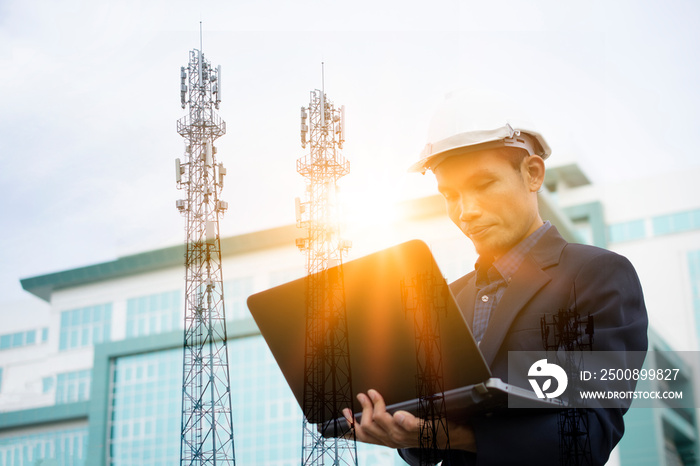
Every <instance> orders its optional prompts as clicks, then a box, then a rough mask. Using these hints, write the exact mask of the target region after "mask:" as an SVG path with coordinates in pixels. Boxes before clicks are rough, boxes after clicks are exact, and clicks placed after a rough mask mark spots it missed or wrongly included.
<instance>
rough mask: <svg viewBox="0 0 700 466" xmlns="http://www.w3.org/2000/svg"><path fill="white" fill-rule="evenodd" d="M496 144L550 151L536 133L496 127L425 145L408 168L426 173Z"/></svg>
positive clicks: (539, 152)
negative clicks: (454, 159) (453, 159)
mask: <svg viewBox="0 0 700 466" xmlns="http://www.w3.org/2000/svg"><path fill="white" fill-rule="evenodd" d="M523 135H526V136H529V137H523ZM499 147H519V148H522V149H525V150H527V151H528V152H529V153H530V155H539V156H540V157H542V158H543V159H546V158H547V157H549V155H550V154H551V149H550V148H549V145H548V144H547V142H546V141H545V140H544V138H543V137H542V136H541V135H540V134H539V133H537V132H535V131H530V130H525V129H513V128H512V127H511V126H510V125H506V126H504V127H502V128H498V129H495V130H488V131H469V132H465V133H459V134H455V135H454V136H450V137H449V138H445V139H443V140H441V141H438V142H436V143H433V144H430V143H429V144H426V145H425V148H424V149H423V151H422V152H421V154H420V160H418V162H416V163H414V164H412V165H411V166H410V167H409V168H408V171H409V172H419V173H425V172H426V171H427V170H434V169H435V167H437V166H438V164H440V163H442V162H443V161H444V160H445V159H447V158H448V157H451V156H453V155H457V154H465V153H469V152H477V151H480V150H487V149H495V148H499Z"/></svg>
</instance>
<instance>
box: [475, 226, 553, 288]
mask: <svg viewBox="0 0 700 466" xmlns="http://www.w3.org/2000/svg"><path fill="white" fill-rule="evenodd" d="M551 226H552V224H551V223H549V220H547V221H546V222H544V223H543V224H542V225H541V226H540V227H539V228H538V229H537V230H535V231H534V232H532V233H531V234H530V235H529V236H528V237H527V238H524V239H523V240H522V241H520V242H519V243H518V244H516V245H515V246H513V247H512V248H511V249H510V250H509V251H508V252H506V253H505V254H503V255H502V256H501V257H499V258H498V260H496V261H493V259H492V258H484V257H482V256H479V259H478V260H477V261H476V264H475V266H474V267H475V268H476V271H477V286H478V285H479V284H484V283H488V282H492V281H494V278H497V277H494V272H496V271H497V272H498V274H500V276H501V277H502V279H503V280H505V281H506V282H508V281H510V277H511V276H512V275H513V274H514V273H515V272H516V271H517V270H518V268H519V267H520V265H521V264H522V263H523V261H524V260H525V256H526V255H527V253H528V252H530V250H531V249H532V247H533V246H534V245H535V244H537V242H538V241H539V240H540V238H542V236H544V234H545V233H546V232H547V230H549V229H550V227H551ZM492 263H493V268H495V269H496V270H495V271H492V272H491V273H489V270H490V269H491V264H492Z"/></svg>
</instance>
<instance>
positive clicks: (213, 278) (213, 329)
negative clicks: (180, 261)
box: [175, 47, 235, 466]
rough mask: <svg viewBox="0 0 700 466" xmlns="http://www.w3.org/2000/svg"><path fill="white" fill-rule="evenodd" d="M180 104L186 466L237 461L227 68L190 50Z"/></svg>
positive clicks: (179, 205) (183, 461) (179, 204)
mask: <svg viewBox="0 0 700 466" xmlns="http://www.w3.org/2000/svg"><path fill="white" fill-rule="evenodd" d="M180 80H181V81H180V103H181V105H182V108H183V109H184V108H185V107H187V109H188V113H187V115H185V116H184V117H182V118H181V119H180V120H178V122H177V132H178V133H179V134H180V135H181V136H182V137H183V138H185V154H184V159H183V161H181V160H180V159H177V160H176V161H175V174H176V180H177V186H178V188H179V189H182V190H184V191H185V192H186V193H187V197H186V198H185V199H181V200H178V201H177V208H178V210H179V211H180V212H181V213H182V214H183V215H184V217H185V218H186V224H185V230H186V238H185V332H184V350H183V376H182V422H181V444H180V464H181V465H197V466H200V465H217V464H220V465H234V464H235V455H234V445H233V418H232V415H231V384H230V378H229V365H228V351H227V347H226V340H227V336H226V317H225V312H224V292H223V283H222V281H223V279H222V271H221V242H220V238H219V217H221V216H223V213H224V211H225V210H226V208H227V207H228V204H227V203H226V202H225V201H223V200H221V199H220V195H221V188H222V187H223V181H224V175H225V174H226V169H225V168H224V166H223V164H222V163H217V159H216V148H215V147H214V141H215V140H216V139H217V138H219V137H220V136H223V135H224V134H225V133H226V123H225V122H224V121H223V120H222V119H221V118H220V117H219V116H218V115H217V114H216V112H215V111H214V108H216V109H218V108H219V102H221V67H217V68H216V69H215V68H213V67H212V66H211V64H210V63H209V62H208V61H207V60H206V59H205V58H204V53H203V52H202V50H201V47H200V50H196V49H195V50H192V51H190V55H189V62H188V64H187V66H186V67H184V66H183V67H182V68H180Z"/></svg>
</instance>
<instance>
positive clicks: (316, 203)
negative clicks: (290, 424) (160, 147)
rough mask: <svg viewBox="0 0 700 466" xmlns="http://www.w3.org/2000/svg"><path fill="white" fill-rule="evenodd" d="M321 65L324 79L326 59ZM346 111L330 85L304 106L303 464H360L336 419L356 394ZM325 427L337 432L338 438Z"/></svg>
mask: <svg viewBox="0 0 700 466" xmlns="http://www.w3.org/2000/svg"><path fill="white" fill-rule="evenodd" d="M321 67H322V68H321V69H322V71H321V73H322V78H324V76H323V74H324V73H323V63H321ZM323 84H325V83H323ZM340 113H341V112H340V110H338V109H337V108H336V107H335V106H334V105H333V102H331V101H330V100H328V99H326V95H325V85H323V86H322V90H321V91H319V90H318V89H316V90H314V91H312V92H311V95H310V101H309V106H308V107H307V108H305V107H302V108H301V144H302V147H304V148H306V147H307V146H309V152H308V154H307V155H305V156H304V157H302V158H300V159H298V160H297V172H298V173H299V174H300V175H302V176H304V177H305V178H306V188H307V189H306V198H305V199H304V200H302V199H300V198H297V199H295V201H294V204H295V210H296V219H297V226H298V227H300V228H303V229H304V230H306V231H305V233H306V234H305V235H304V236H303V237H301V238H297V240H296V245H297V247H298V248H299V249H300V250H302V251H303V252H305V253H306V270H307V278H306V314H305V317H306V333H305V338H304V393H303V398H304V399H303V409H302V410H303V412H304V413H305V417H304V420H303V424H302V428H303V431H304V432H303V444H302V449H301V455H302V465H303V466H322V465H324V464H327V465H330V464H332V465H333V466H340V465H344V466H357V446H356V442H355V435H354V431H353V430H352V429H349V428H348V426H347V425H346V423H345V422H344V421H340V422H336V420H337V419H339V418H341V417H342V409H343V408H345V407H352V406H353V401H352V399H353V395H354V392H353V390H352V380H351V371H350V347H349V343H348V328H347V319H346V309H345V288H344V286H345V285H344V280H343V267H342V264H343V255H344V254H346V253H347V252H348V251H347V250H348V248H350V246H351V243H350V241H347V240H345V239H343V238H342V237H341V232H340V218H339V216H340V208H339V206H338V203H337V199H336V195H335V193H336V189H337V181H338V180H339V179H340V178H342V177H343V176H345V175H347V174H348V173H349V172H350V164H349V162H348V161H347V160H345V158H344V157H343V155H342V154H341V152H340V148H341V147H342V141H341V140H340V137H339V131H337V125H338V124H339V122H340V119H341V118H340ZM331 387H332V388H331ZM329 414H330V416H329V417H327V415H329ZM324 418H328V419H330V420H329V421H325V422H323V421H322V420H323V419H324ZM317 422H318V423H321V422H322V424H323V426H322V427H321V426H316V425H315V423H317ZM321 432H333V438H329V439H326V438H324V437H323V436H322V435H321Z"/></svg>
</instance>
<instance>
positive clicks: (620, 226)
mask: <svg viewBox="0 0 700 466" xmlns="http://www.w3.org/2000/svg"><path fill="white" fill-rule="evenodd" d="M645 237H646V225H645V223H644V220H643V219H640V220H632V221H630V222H622V223H616V224H613V225H610V227H608V238H609V240H610V242H611V243H617V242H620V241H632V240H635V239H641V238H645Z"/></svg>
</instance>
